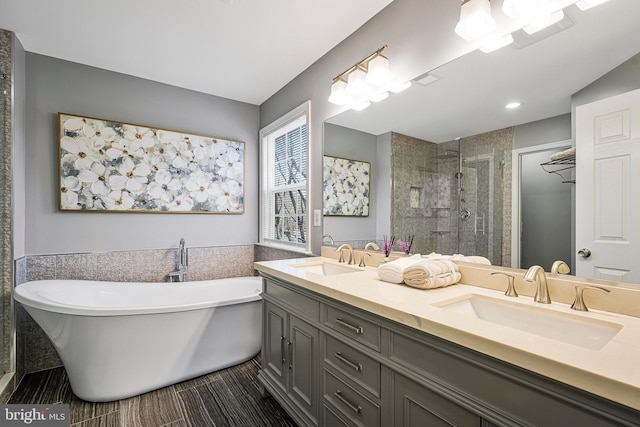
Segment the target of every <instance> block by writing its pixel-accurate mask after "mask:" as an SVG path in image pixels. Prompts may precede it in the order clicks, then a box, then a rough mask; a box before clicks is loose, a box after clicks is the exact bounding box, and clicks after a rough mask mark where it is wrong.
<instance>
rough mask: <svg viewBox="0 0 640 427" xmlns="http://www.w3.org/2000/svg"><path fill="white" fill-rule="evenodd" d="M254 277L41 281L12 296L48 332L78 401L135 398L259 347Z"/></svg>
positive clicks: (257, 290)
mask: <svg viewBox="0 0 640 427" xmlns="http://www.w3.org/2000/svg"><path fill="white" fill-rule="evenodd" d="M261 292H262V282H261V279H260V278H258V277H239V278H231V279H220V280H210V281H196V282H182V283H119V282H99V281H87V280H40V281H33V282H27V283H24V284H22V285H19V286H17V287H16V289H15V293H14V295H15V300H16V301H18V302H20V303H22V304H23V305H24V307H25V309H26V310H27V312H28V313H29V314H30V315H31V317H33V319H34V320H35V321H36V322H37V323H38V325H40V327H41V328H42V329H43V330H44V331H45V332H46V334H47V336H48V337H49V339H50V340H51V341H52V342H53V344H54V346H55V348H56V350H57V351H58V354H59V355H60V359H61V360H62V363H63V364H64V367H65V369H66V371H67V375H68V376H69V382H70V383H71V388H72V390H73V392H74V393H75V394H76V395H77V396H78V397H80V398H81V399H84V400H88V401H93V402H106V401H111V400H117V399H122V398H125V397H130V396H134V395H137V394H141V393H144V392H147V391H150V390H154V389H157V388H160V387H164V386H166V385H170V384H175V383H177V382H180V381H183V380H186V379H189V378H194V377H197V376H200V375H204V374H206V373H209V372H213V371H216V370H219V369H223V368H226V367H229V366H233V365H236V364H238V363H241V362H244V361H246V360H249V359H251V358H252V357H254V356H255V355H256V354H258V352H259V351H260V345H261V336H262V317H261V303H260V299H261V297H260V293H261Z"/></svg>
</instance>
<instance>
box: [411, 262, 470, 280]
mask: <svg viewBox="0 0 640 427" xmlns="http://www.w3.org/2000/svg"><path fill="white" fill-rule="evenodd" d="M457 271H458V266H457V265H456V264H455V263H453V262H452V261H450V260H447V259H424V260H422V261H420V262H418V263H416V264H413V265H410V266H408V267H407V268H406V269H405V270H404V274H403V279H404V282H405V283H407V280H410V281H418V282H419V281H422V280H426V279H431V278H433V277H436V276H440V275H443V274H450V273H456V272H457Z"/></svg>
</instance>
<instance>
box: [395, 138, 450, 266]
mask: <svg viewBox="0 0 640 427" xmlns="http://www.w3.org/2000/svg"><path fill="white" fill-rule="evenodd" d="M436 151H437V144H434V143H433V142H428V141H424V140H422V139H417V138H413V137H410V136H406V135H402V134H399V133H395V132H393V133H392V134H391V176H392V177H393V179H392V187H391V193H392V194H391V200H392V203H391V234H392V235H393V236H395V237H396V240H397V239H403V240H404V239H406V236H408V235H413V236H414V239H413V245H412V247H411V252H412V253H421V254H427V253H430V252H432V251H435V250H436V243H437V242H436V236H437V234H436V233H434V231H436V230H438V222H439V218H440V212H441V211H442V209H441V208H442V207H447V208H448V207H449V204H450V203H449V200H448V192H445V191H443V192H441V191H440V190H441V189H442V188H443V186H444V182H441V181H442V180H441V177H440V176H439V175H438V173H437V172H438V170H437V164H436V162H435V161H433V157H434V156H435V155H436ZM439 196H443V197H439ZM445 196H446V197H445ZM447 213H448V212H447ZM394 250H395V249H394Z"/></svg>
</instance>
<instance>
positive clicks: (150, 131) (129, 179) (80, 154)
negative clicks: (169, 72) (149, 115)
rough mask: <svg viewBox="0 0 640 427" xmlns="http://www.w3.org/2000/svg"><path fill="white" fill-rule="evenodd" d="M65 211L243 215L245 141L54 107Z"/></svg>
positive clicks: (61, 209) (60, 201)
mask: <svg viewBox="0 0 640 427" xmlns="http://www.w3.org/2000/svg"><path fill="white" fill-rule="evenodd" d="M58 134H59V157H58V158H59V163H58V166H59V184H60V185H59V198H58V202H59V209H60V211H63V212H69V211H73V212H163V213H225V214H242V213H244V179H245V176H244V175H245V172H244V142H242V141H234V140H230V139H222V138H216V137H212V136H204V135H198V134H193V133H187V132H178V131H172V130H167V129H161V128H156V127H151V126H142V125H135V124H129V123H121V122H118V121H114V120H105V119H96V118H92V117H83V116H77V115H72V114H67V113H58Z"/></svg>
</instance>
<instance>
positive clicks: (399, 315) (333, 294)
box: [255, 257, 640, 410]
mask: <svg viewBox="0 0 640 427" xmlns="http://www.w3.org/2000/svg"><path fill="white" fill-rule="evenodd" d="M314 262H316V263H317V262H328V263H336V261H335V260H332V259H329V258H323V257H315V258H300V259H287V260H278V261H265V262H257V263H255V268H256V269H257V270H258V271H260V272H263V273H265V274H269V275H272V276H275V277H278V278H281V279H283V280H285V281H288V282H291V283H293V284H295V285H298V286H300V287H301V288H304V289H308V290H310V291H313V292H316V293H318V294H321V295H324V296H327V297H329V298H333V299H336V300H338V301H341V302H344V303H346V304H350V305H352V306H355V307H358V308H361V309H363V310H366V311H368V312H371V313H374V314H377V315H379V316H382V317H384V318H387V319H389V320H393V321H395V322H398V323H401V324H404V325H406V326H409V327H411V328H414V329H417V330H421V331H424V332H427V333H429V334H432V335H435V336H437V337H440V338H443V339H446V340H448V341H451V342H454V343H456V344H459V345H462V346H465V347H467V348H470V349H473V350H476V351H479V352H481V353H484V354H487V355H489V356H492V357H495V358H497V359H500V360H503V361H505V362H509V363H511V364H513V365H516V366H520V367H522V368H525V369H528V370H530V371H533V372H536V373H538V374H541V375H544V376H547V377H549V378H552V379H555V380H557V381H560V382H563V383H565V384H569V385H572V386H574V387H577V388H579V389H582V390H586V391H588V392H591V393H593V394H596V395H599V396H602V397H604V398H607V399H610V400H612V401H615V402H618V403H620V404H623V405H626V406H629V407H631V408H634V409H636V410H640V318H637V317H631V316H626V315H623V314H618V313H611V312H606V311H601V310H593V309H591V310H590V311H588V312H576V311H575V310H571V309H570V307H569V305H567V304H563V303H551V304H537V303H534V302H533V299H532V298H531V297H527V296H520V297H519V298H517V300H516V299H513V298H509V297H506V296H504V293H503V292H499V291H495V290H491V289H485V288H483V287H478V286H471V285H465V284H457V285H452V286H449V287H446V288H439V289H431V290H421V289H415V288H411V287H409V286H406V285H403V284H400V285H398V284H393V283H387V282H383V281H381V280H379V279H378V275H377V269H376V268H372V267H366V268H365V269H360V271H358V272H353V273H346V274H338V275H333V276H322V275H319V274H314V273H311V272H308V271H305V270H304V269H302V268H295V267H293V265H296V264H305V263H306V264H308V263H314ZM340 265H343V266H344V264H340ZM469 294H475V295H484V296H490V297H492V298H496V299H503V300H505V301H509V302H510V303H513V304H522V305H530V306H544V309H547V310H553V311H556V312H558V313H566V314H568V315H571V316H584V317H585V318H589V319H592V320H594V321H604V322H612V323H617V324H620V325H622V326H623V327H622V329H621V330H620V331H619V332H618V333H617V334H616V335H615V336H614V337H613V338H612V339H611V340H610V341H609V342H608V343H607V344H605V345H604V347H603V348H602V349H600V350H589V349H585V348H582V347H579V346H576V345H572V344H568V343H564V342H561V341H557V340H555V339H552V338H545V337H542V336H538V335H534V334H531V333H527V332H522V331H520V330H517V329H513V328H510V327H507V326H502V325H498V324H495V323H491V322H488V321H485V320H480V319H471V318H470V317H468V316H466V315H464V314H460V313H456V312H452V311H449V310H445V309H442V308H439V307H438V306H437V305H438V304H439V303H442V302H443V301H446V300H450V299H455V298H460V297H463V296H465V295H469Z"/></svg>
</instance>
